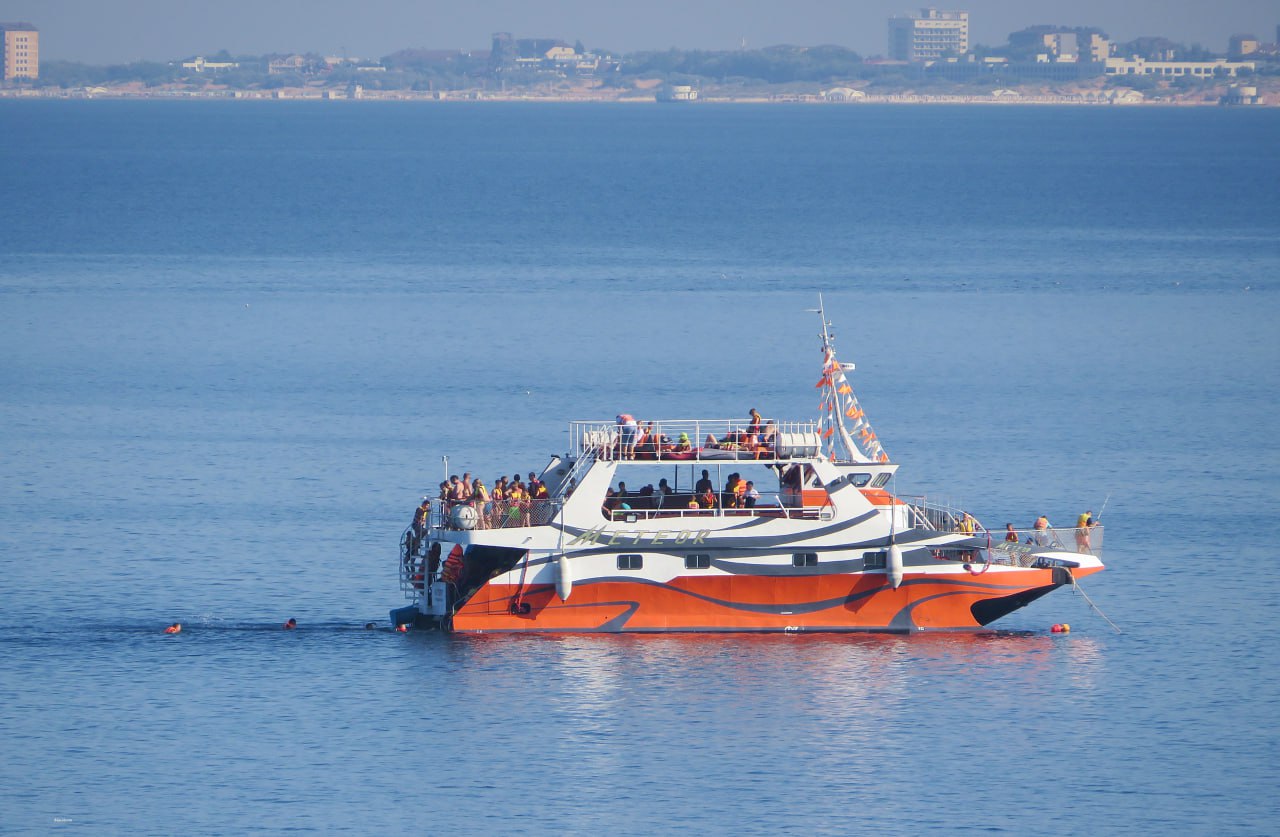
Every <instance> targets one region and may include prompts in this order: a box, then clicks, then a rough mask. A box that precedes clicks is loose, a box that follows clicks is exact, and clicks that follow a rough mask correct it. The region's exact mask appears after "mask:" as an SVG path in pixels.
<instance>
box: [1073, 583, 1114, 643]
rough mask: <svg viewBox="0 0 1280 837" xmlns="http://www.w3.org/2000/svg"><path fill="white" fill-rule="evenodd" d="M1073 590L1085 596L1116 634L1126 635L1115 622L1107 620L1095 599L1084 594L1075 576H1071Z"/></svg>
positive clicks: (1090, 605)
mask: <svg viewBox="0 0 1280 837" xmlns="http://www.w3.org/2000/svg"><path fill="white" fill-rule="evenodd" d="M1067 574H1068V575H1071V574H1070V572H1068V573H1067ZM1071 589H1072V590H1073V591H1074V592H1076V593H1079V594H1080V595H1081V596H1083V597H1084V600H1085V601H1086V602H1088V603H1089V607H1091V608H1093V610H1094V612H1095V613H1097V614H1098V615H1099V616H1101V617H1102V618H1103V619H1106V622H1107V624H1108V625H1110V626H1111V627H1112V628H1114V629H1115V632H1116V633H1118V634H1122V633H1124V631H1122V630H1120V627H1119V626H1118V625H1116V623H1115V622H1112V621H1111V620H1110V619H1107V614H1105V613H1103V612H1102V608H1100V607H1098V606H1097V605H1096V604H1094V603H1093V599H1091V598H1089V594H1088V593H1086V592H1084V588H1083V587H1081V586H1080V582H1078V581H1076V577H1075V576H1074V575H1071Z"/></svg>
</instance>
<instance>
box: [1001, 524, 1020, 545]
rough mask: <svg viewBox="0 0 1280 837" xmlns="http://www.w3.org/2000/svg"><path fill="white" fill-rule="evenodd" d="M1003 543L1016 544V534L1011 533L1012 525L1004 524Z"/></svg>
mask: <svg viewBox="0 0 1280 837" xmlns="http://www.w3.org/2000/svg"><path fill="white" fill-rule="evenodd" d="M1004 541H1005V543H1017V542H1018V533H1017V532H1015V531H1013V524H1012V523H1006V524H1005V525H1004Z"/></svg>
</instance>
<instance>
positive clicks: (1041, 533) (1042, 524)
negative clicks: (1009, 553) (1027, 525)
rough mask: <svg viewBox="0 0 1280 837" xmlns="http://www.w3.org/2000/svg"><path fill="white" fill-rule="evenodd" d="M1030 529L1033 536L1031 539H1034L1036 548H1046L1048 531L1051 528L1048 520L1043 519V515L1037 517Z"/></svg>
mask: <svg viewBox="0 0 1280 837" xmlns="http://www.w3.org/2000/svg"><path fill="white" fill-rule="evenodd" d="M1031 528H1032V529H1033V530H1034V535H1033V536H1032V537H1033V538H1034V539H1035V544H1036V546H1048V545H1049V535H1048V531H1049V529H1050V528H1052V527H1051V526H1050V525H1049V518H1047V517H1045V516H1044V515H1040V516H1039V517H1037V518H1036V522H1035V524H1034V525H1032V527H1031Z"/></svg>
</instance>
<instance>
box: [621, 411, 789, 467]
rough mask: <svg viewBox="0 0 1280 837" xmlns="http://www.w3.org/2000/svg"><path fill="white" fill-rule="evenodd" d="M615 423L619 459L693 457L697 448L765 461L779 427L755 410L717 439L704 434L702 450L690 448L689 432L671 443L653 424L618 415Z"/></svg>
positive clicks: (771, 450) (770, 452) (771, 452)
mask: <svg viewBox="0 0 1280 837" xmlns="http://www.w3.org/2000/svg"><path fill="white" fill-rule="evenodd" d="M615 421H616V423H617V426H618V441H617V445H616V449H615V453H616V455H617V457H618V458H619V459H662V458H663V457H664V456H666V455H675V456H677V457H680V456H685V455H688V456H692V454H693V453H694V452H695V451H696V450H700V449H709V450H730V451H746V452H749V453H753V454H755V456H756V458H757V459H765V458H768V457H771V456H772V455H773V452H774V449H775V448H774V446H775V444H776V442H777V435H778V433H777V431H778V428H777V425H775V424H774V422H773V419H769V420H767V421H766V420H765V418H764V416H762V415H760V411H759V410H757V409H755V408H754V407H753V408H752V409H751V414H750V416H749V417H748V419H747V423H746V424H745V425H744V426H742V427H741V428H740V429H734V430H730V431H729V433H727V434H726V435H725V436H723V437H721V438H719V439H717V438H716V437H715V436H714V435H713V434H707V438H706V439H705V440H704V441H703V443H702V448H695V447H694V446H693V441H692V440H691V439H690V438H689V434H688V433H681V434H680V435H679V436H678V437H677V438H676V439H674V440H673V439H672V438H671V437H670V436H668V435H666V434H665V433H663V432H662V430H661V429H660V428H658V427H657V426H656V425H655V423H654V422H652V421H651V422H647V423H646V422H642V421H637V420H636V418H635V416H633V415H631V414H630V413H619V414H618V416H617V418H616V419H615Z"/></svg>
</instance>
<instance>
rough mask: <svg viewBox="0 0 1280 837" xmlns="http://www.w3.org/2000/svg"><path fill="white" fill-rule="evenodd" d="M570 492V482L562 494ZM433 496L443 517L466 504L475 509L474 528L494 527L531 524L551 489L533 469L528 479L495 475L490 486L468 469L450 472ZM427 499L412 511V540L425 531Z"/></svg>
mask: <svg viewBox="0 0 1280 837" xmlns="http://www.w3.org/2000/svg"><path fill="white" fill-rule="evenodd" d="M572 492H573V485H572V484H570V486H569V488H568V490H567V491H566V496H567V495H568V494H571V493H572ZM435 499H436V500H439V501H440V503H441V507H442V508H443V511H444V514H445V515H446V516H448V515H451V514H452V513H453V510H454V509H455V508H457V507H458V506H469V507H470V508H472V509H474V510H475V515H476V516H475V528H477V529H496V528H500V527H502V526H529V525H531V523H532V522H533V520H534V518H535V517H537V516H538V515H537V514H536V510H537V509H538V508H539V505H540V501H545V500H549V499H551V492H550V490H549V489H548V488H547V485H546V483H544V482H543V481H542V480H540V479H538V475H537V474H535V473H534V472H533V471H530V472H529V477H528V480H524V479H521V478H520V475H519V474H512V475H511V477H510V478H508V477H507V476H506V475H502V476H499V477H498V478H497V479H496V480H494V481H493V487H492V488H490V487H489V486H487V485H485V483H484V480H482V479H480V478H479V477H477V478H475V479H472V478H471V472H470V471H468V472H466V473H464V474H463V475H462V476H461V477H459V476H458V475H457V474H454V475H452V476H450V477H449V479H447V480H445V481H444V482H442V483H440V491H439V493H438V494H437V495H436V497H435ZM431 500H432V498H430V497H423V498H422V505H420V506H418V508H417V510H416V511H415V512H414V516H413V533H414V537H415V538H416V539H421V538H422V535H423V534H424V533H425V532H426V529H427V525H428V518H429V517H430V514H431ZM538 522H543V521H541V520H539V521H538Z"/></svg>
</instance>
